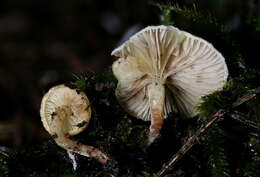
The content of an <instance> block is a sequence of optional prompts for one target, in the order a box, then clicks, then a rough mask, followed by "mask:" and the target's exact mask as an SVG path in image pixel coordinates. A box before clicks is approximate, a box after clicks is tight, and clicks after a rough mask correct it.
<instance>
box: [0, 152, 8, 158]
mask: <svg viewBox="0 0 260 177" xmlns="http://www.w3.org/2000/svg"><path fill="white" fill-rule="evenodd" d="M0 154H2V155H4V156H6V157H9V155H8V154H7V153H6V152H4V151H1V150H0Z"/></svg>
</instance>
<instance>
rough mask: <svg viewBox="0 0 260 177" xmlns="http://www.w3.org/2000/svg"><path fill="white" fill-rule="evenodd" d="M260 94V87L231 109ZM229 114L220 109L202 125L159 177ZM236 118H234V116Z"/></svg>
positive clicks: (249, 124) (164, 166) (160, 172)
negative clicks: (211, 127)
mask: <svg viewBox="0 0 260 177" xmlns="http://www.w3.org/2000/svg"><path fill="white" fill-rule="evenodd" d="M258 93H260V87H257V88H256V89H254V90H253V91H252V92H250V93H248V94H245V95H244V96H242V97H241V98H239V99H237V101H235V102H234V103H233V104H232V105H231V108H232V109H233V108H236V107H237V106H239V105H241V104H243V103H244V102H247V101H249V100H251V99H252V98H254V97H256V95H257V94H258ZM226 113H227V111H226V110H223V109H220V110H218V111H217V112H216V113H215V114H213V115H212V116H210V117H209V118H208V119H207V121H206V123H204V124H202V126H201V127H200V128H199V130H197V131H196V132H195V134H194V135H193V136H191V137H190V138H188V140H187V141H186V143H185V144H184V145H183V146H182V147H181V148H180V149H179V150H178V152H177V153H176V154H174V155H173V156H172V158H171V160H170V161H169V162H167V163H165V164H164V165H163V167H162V169H161V170H160V171H159V172H158V173H157V174H158V175H159V176H161V175H163V174H165V173H166V172H168V171H170V170H171V169H172V168H173V166H174V165H175V164H176V163H177V162H178V161H179V160H180V159H181V158H182V157H183V156H184V155H185V154H186V153H187V152H188V151H189V150H190V149H191V148H192V147H193V146H194V145H195V144H196V143H197V140H198V139H199V138H200V137H201V136H202V134H203V133H204V132H205V131H206V130H207V129H208V128H209V127H210V126H212V125H213V124H214V123H216V122H218V121H220V120H223V119H222V117H223V116H224V115H225V114H226ZM233 117H234V116H233ZM244 122H245V123H247V125H248V126H250V127H254V128H257V129H258V128H259V127H258V126H256V125H255V124H254V123H252V122H250V123H249V121H244Z"/></svg>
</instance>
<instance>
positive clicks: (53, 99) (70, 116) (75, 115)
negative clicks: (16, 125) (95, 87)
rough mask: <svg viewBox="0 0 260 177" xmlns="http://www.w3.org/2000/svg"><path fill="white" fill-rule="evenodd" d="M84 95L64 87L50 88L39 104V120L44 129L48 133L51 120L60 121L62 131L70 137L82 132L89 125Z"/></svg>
mask: <svg viewBox="0 0 260 177" xmlns="http://www.w3.org/2000/svg"><path fill="white" fill-rule="evenodd" d="M89 104H90V103H89V100H88V98H87V96H86V95H85V93H83V92H82V91H80V90H79V89H71V88H69V87H68V86H66V85H63V84H62V85H58V86H55V87H52V88H51V89H50V90H49V91H48V92H47V93H46V94H45V95H44V97H43V99H42V103H41V110H40V114H41V120H42V123H43V126H44V128H45V129H46V130H47V131H48V132H49V133H50V134H53V133H55V130H52V129H51V124H52V122H53V119H55V118H57V119H60V120H61V122H62V124H63V125H62V126H63V127H62V131H63V132H64V133H67V134H68V135H70V136H73V135H76V134H78V133H80V132H81V131H83V130H84V129H85V128H86V127H87V126H88V124H89V121H90V118H91V108H90V105H89Z"/></svg>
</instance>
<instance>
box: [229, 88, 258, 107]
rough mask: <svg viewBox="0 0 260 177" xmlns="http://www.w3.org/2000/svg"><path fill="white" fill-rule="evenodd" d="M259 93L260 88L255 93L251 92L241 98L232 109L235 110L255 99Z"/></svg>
mask: <svg viewBox="0 0 260 177" xmlns="http://www.w3.org/2000/svg"><path fill="white" fill-rule="evenodd" d="M257 93H260V87H257V88H256V89H254V90H253V91H251V92H250V93H248V94H245V95H244V96H242V97H241V98H239V99H238V100H237V101H235V102H234V103H233V104H232V108H235V107H237V106H239V105H241V104H242V103H244V102H246V101H248V100H250V99H252V98H254V97H255V96H256V94H257Z"/></svg>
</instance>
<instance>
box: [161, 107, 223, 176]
mask: <svg viewBox="0 0 260 177" xmlns="http://www.w3.org/2000/svg"><path fill="white" fill-rule="evenodd" d="M225 113H226V112H224V111H223V110H221V109H220V110H219V111H217V112H216V113H215V114H214V115H213V116H212V117H211V118H210V119H209V120H208V121H207V123H206V124H203V125H202V126H201V127H200V128H199V130H197V131H196V132H195V134H194V135H193V136H191V137H190V138H189V139H188V140H187V142H186V143H185V144H184V145H183V146H182V147H181V148H180V149H179V151H178V152H177V153H176V154H175V155H174V156H173V157H172V158H171V160H170V161H169V162H168V163H166V164H165V165H164V166H163V168H162V169H161V170H160V171H159V172H158V175H163V174H164V173H165V172H167V171H169V170H170V169H171V167H173V166H174V165H175V164H176V163H177V162H178V161H179V160H180V159H181V158H182V157H183V156H184V154H186V153H187V152H188V151H189V150H190V148H191V147H192V146H193V145H194V144H196V143H197V140H198V138H199V136H201V134H202V133H203V132H204V131H205V130H206V129H207V128H208V127H209V126H211V125H212V124H213V123H214V122H216V121H217V120H220V118H221V117H222V116H223V115H224V114H225Z"/></svg>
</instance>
